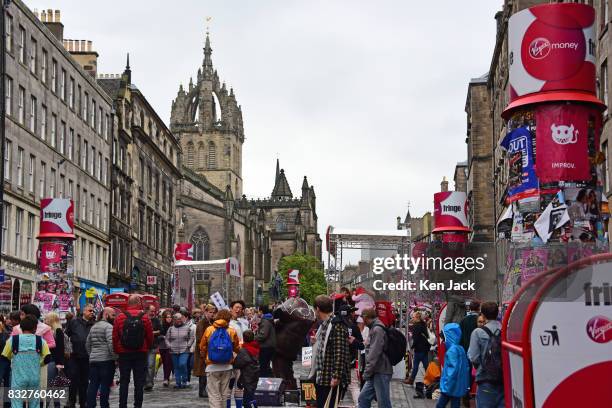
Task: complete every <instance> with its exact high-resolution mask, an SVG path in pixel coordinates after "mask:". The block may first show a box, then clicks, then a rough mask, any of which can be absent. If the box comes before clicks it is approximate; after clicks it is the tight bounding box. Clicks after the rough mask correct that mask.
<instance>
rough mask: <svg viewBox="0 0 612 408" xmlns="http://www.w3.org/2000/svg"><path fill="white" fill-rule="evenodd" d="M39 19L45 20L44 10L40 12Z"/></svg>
mask: <svg viewBox="0 0 612 408" xmlns="http://www.w3.org/2000/svg"><path fill="white" fill-rule="evenodd" d="M40 21H42V22H43V23H44V22H45V21H47V13H45V10H43V11H41V12H40Z"/></svg>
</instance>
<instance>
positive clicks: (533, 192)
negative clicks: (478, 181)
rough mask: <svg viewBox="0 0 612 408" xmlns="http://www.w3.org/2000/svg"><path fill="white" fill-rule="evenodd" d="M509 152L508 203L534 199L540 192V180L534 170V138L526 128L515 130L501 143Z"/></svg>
mask: <svg viewBox="0 0 612 408" xmlns="http://www.w3.org/2000/svg"><path fill="white" fill-rule="evenodd" d="M500 146H501V147H503V148H504V149H505V150H506V151H507V152H508V161H509V166H508V167H509V174H508V196H507V198H506V202H507V203H511V202H514V201H516V200H520V199H523V198H527V197H534V196H537V195H538V194H539V192H538V178H537V177H536V172H535V168H534V160H533V159H534V157H533V153H534V152H533V136H532V134H531V132H530V131H529V130H528V129H527V128H526V127H520V128H517V129H514V130H513V131H512V132H510V133H508V134H507V135H506V137H504V140H502V142H501V143H500Z"/></svg>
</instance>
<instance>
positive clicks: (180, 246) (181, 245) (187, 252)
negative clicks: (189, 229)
mask: <svg viewBox="0 0 612 408" xmlns="http://www.w3.org/2000/svg"><path fill="white" fill-rule="evenodd" d="M174 260H175V261H193V244H190V243H189V242H177V243H176V244H174Z"/></svg>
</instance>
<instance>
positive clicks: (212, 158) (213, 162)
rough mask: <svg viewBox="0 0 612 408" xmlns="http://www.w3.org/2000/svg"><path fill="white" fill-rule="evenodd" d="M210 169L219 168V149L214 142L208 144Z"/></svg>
mask: <svg viewBox="0 0 612 408" xmlns="http://www.w3.org/2000/svg"><path fill="white" fill-rule="evenodd" d="M208 168H209V169H216V168H217V147H216V146H215V143H214V142H209V143H208Z"/></svg>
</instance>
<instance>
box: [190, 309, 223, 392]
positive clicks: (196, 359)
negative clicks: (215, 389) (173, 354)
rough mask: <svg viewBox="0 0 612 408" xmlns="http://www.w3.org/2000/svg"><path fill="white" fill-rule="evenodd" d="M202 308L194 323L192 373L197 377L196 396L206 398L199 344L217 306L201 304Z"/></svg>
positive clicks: (204, 377)
mask: <svg viewBox="0 0 612 408" xmlns="http://www.w3.org/2000/svg"><path fill="white" fill-rule="evenodd" d="M202 310H203V314H202V318H201V319H200V321H199V322H198V324H197V325H196V336H195V344H196V346H195V349H194V356H193V375H194V376H196V377H198V397H200V398H208V393H207V392H206V364H205V361H204V358H205V357H206V356H203V355H202V354H200V347H199V344H200V342H201V341H202V336H204V332H205V331H206V329H207V328H208V327H209V326H210V325H212V322H213V320H214V317H215V314H216V313H217V308H216V307H215V306H214V305H202Z"/></svg>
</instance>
